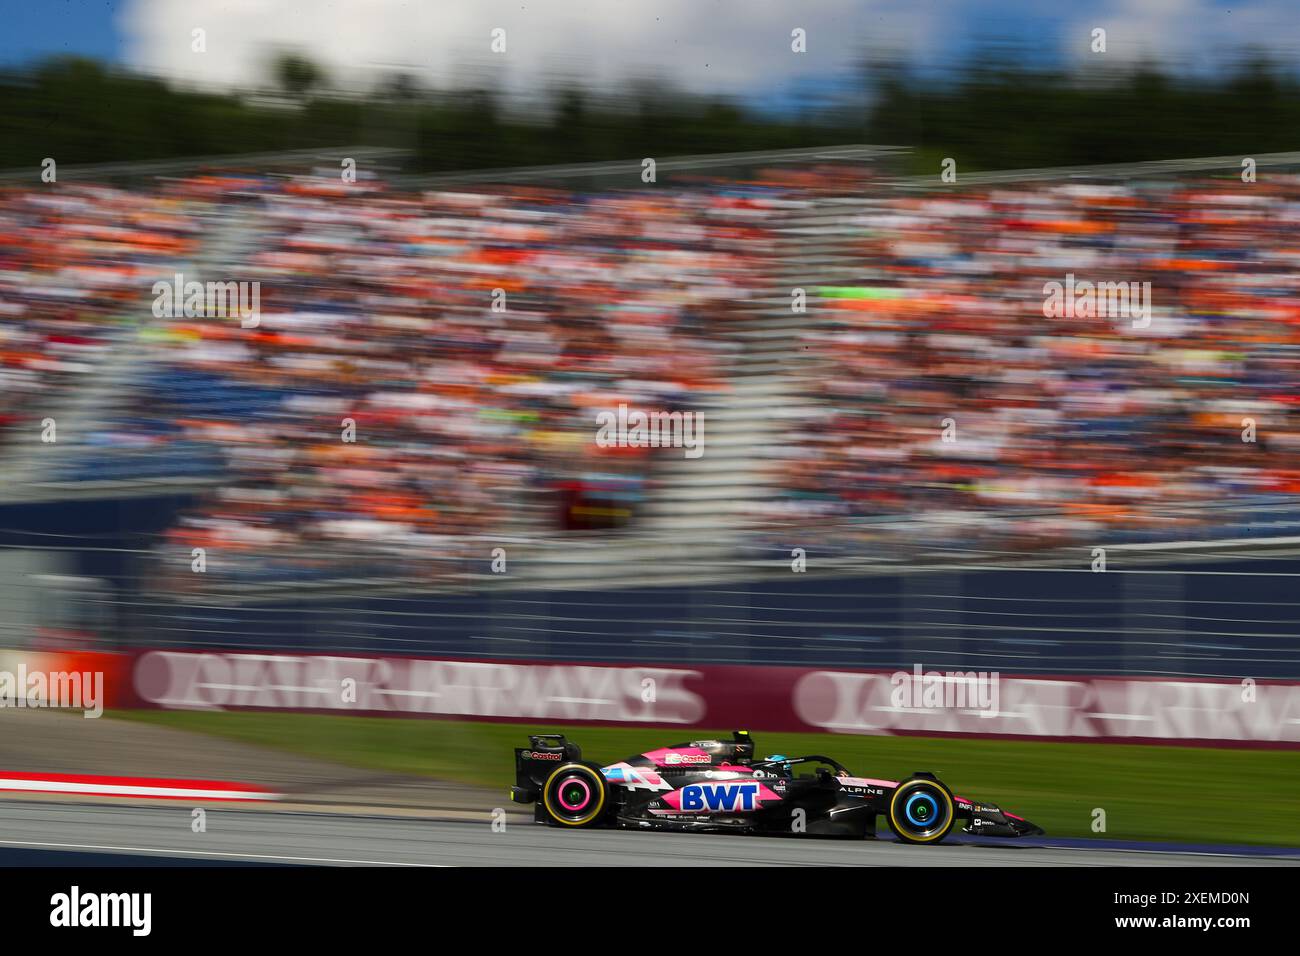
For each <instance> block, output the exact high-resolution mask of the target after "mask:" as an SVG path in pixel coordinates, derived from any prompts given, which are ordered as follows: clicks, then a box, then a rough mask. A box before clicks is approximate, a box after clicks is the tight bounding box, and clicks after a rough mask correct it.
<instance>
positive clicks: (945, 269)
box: [762, 176, 1300, 547]
mask: <svg viewBox="0 0 1300 956" xmlns="http://www.w3.org/2000/svg"><path fill="white" fill-rule="evenodd" d="M846 225H847V228H848V232H849V234H850V235H851V238H850V239H849V240H848V241H847V242H846V244H845V250H844V255H845V257H846V259H847V261H848V262H850V263H851V264H852V267H853V268H855V269H857V270H858V274H859V275H860V276H861V280H860V281H858V282H856V283H853V284H849V285H839V286H833V287H830V286H828V287H823V288H821V289H819V290H818V295H819V298H817V299H816V300H815V301H816V305H814V306H813V307H812V308H811V309H810V311H813V312H815V313H816V314H817V315H819V316H821V317H822V318H824V319H826V321H824V322H821V323H817V324H811V325H810V327H809V329H808V330H807V331H806V332H805V333H804V334H803V336H802V341H803V345H804V346H805V354H809V355H813V356H815V364H814V366H813V368H812V370H811V373H810V374H809V375H808V376H807V377H806V378H805V379H804V382H805V388H804V394H803V398H804V400H805V401H804V403H803V404H804V407H809V408H811V412H810V414H809V415H808V416H807V417H805V419H804V420H803V421H802V422H801V424H800V426H799V427H798V429H797V434H796V435H795V436H794V442H793V446H792V447H790V448H788V449H787V450H783V451H781V452H780V453H779V454H780V455H781V456H782V457H783V460H782V461H781V462H780V464H779V470H780V484H781V486H782V489H783V494H782V495H781V496H780V498H779V500H778V501H776V502H774V503H773V504H772V505H771V506H770V507H768V508H765V509H764V512H763V514H762V518H763V519H765V520H767V521H771V522H774V523H776V524H778V525H783V526H788V527H791V528H801V527H807V524H808V522H809V521H810V520H820V521H824V520H826V519H828V518H838V519H843V520H845V521H846V522H848V523H849V524H853V523H854V522H856V523H857V525H858V526H859V527H861V528H862V529H864V530H865V529H868V528H870V527H871V526H872V525H873V524H878V525H882V526H884V525H892V526H893V527H895V528H897V529H898V530H899V531H900V532H901V533H903V534H905V535H907V536H908V537H909V538H910V539H912V540H915V539H916V538H917V537H919V536H925V537H929V538H931V539H933V540H944V539H946V540H948V541H949V542H952V543H953V544H954V545H955V546H957V547H960V546H961V542H962V541H963V540H970V536H971V535H978V534H980V533H989V534H996V536H997V537H998V538H999V539H1001V540H1002V541H1003V542H1006V543H1007V544H1009V545H1010V546H1014V547H1024V546H1033V545H1036V544H1055V543H1060V542H1062V541H1067V540H1070V541H1072V540H1093V541H1097V540H1098V538H1099V536H1103V535H1110V534H1113V533H1115V532H1117V531H1119V532H1125V531H1128V532H1133V531H1145V532H1148V533H1151V534H1154V535H1157V536H1163V537H1167V536H1168V535H1171V534H1173V535H1177V534H1179V533H1183V532H1189V531H1191V530H1192V526H1194V525H1196V524H1198V523H1202V522H1203V521H1205V520H1206V519H1207V518H1208V519H1210V520H1212V519H1213V518H1214V514H1213V512H1214V508H1210V509H1208V512H1207V511H1201V512H1200V513H1199V514H1196V513H1194V512H1192V511H1191V510H1189V509H1184V510H1183V511H1182V512H1180V510H1179V506H1180V505H1181V504H1183V503H1188V502H1222V500H1223V499H1224V498H1226V497H1229V496H1234V497H1235V496H1259V495H1273V494H1294V493H1297V492H1300V389H1298V388H1297V386H1298V385H1300V299H1297V292H1298V291H1300V240H1297V236H1300V179H1298V178H1297V177H1291V176H1286V177H1270V181H1269V182H1268V183H1265V182H1258V183H1249V184H1247V183H1242V182H1240V181H1237V180H1236V179H1235V178H1227V179H1220V180H1216V181H1196V182H1190V181H1183V182H1152V183H1143V184H1134V185H1088V184H1065V185H1062V184H1055V183H1044V184H1034V185H1025V186H1017V187H1014V188H995V189H983V190H966V191H963V192H962V193H961V194H958V195H942V196H940V195H922V196H917V195H911V196H901V197H893V198H888V197H881V198H879V199H878V200H876V201H873V202H870V203H867V204H865V205H864V206H863V207H862V208H861V209H860V210H858V211H857V212H855V213H854V214H853V216H852V217H851V219H850V221H849V222H848V223H847V224H846ZM1070 276H1073V277H1074V282H1075V283H1076V284H1077V283H1083V282H1085V281H1087V282H1091V283H1094V284H1096V283H1102V282H1123V283H1125V284H1126V287H1129V284H1130V283H1136V285H1133V286H1131V291H1132V292H1134V293H1137V294H1138V295H1142V294H1143V292H1144V286H1143V284H1145V283H1149V286H1146V287H1145V291H1146V292H1147V293H1149V296H1148V298H1149V301H1145V302H1144V303H1143V304H1144V305H1145V306H1146V307H1149V312H1148V313H1147V314H1146V315H1139V314H1138V312H1139V310H1138V309H1135V308H1130V310H1129V311H1128V312H1124V311H1123V302H1122V301H1118V302H1117V301H1113V300H1112V301H1107V302H1106V303H1105V306H1101V305H1099V306H1098V308H1097V311H1098V312H1107V313H1109V314H1095V315H1089V314H1081V313H1084V312H1086V311H1088V310H1086V309H1082V308H1080V309H1075V310H1068V311H1065V314H1062V312H1063V310H1061V309H1059V308H1057V309H1051V308H1049V309H1047V310H1045V308H1044V306H1045V303H1046V302H1047V301H1048V300H1049V298H1050V297H1051V293H1049V289H1052V287H1051V286H1050V285H1049V284H1050V283H1059V284H1060V285H1061V286H1064V287H1066V288H1068V287H1069V282H1070V279H1069V277H1070ZM1052 291H1055V290H1054V289H1052ZM1078 301H1079V303H1080V305H1082V299H1079V300H1078ZM1135 304H1136V303H1135V302H1131V303H1130V306H1132V305H1135ZM1116 306H1118V308H1116ZM1070 313H1073V314H1070ZM1117 313H1119V314H1117ZM891 517H892V518H898V519H903V520H901V521H892V522H891V521H888V520H886V521H884V522H881V520H880V519H889V518H891Z"/></svg>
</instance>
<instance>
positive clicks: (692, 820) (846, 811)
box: [510, 730, 1043, 843]
mask: <svg viewBox="0 0 1300 956" xmlns="http://www.w3.org/2000/svg"><path fill="white" fill-rule="evenodd" d="M528 742H529V746H528V747H526V748H522V747H521V748H517V749H516V750H515V786H514V787H512V788H511V792H510V797H511V799H512V800H513V801H515V802H516V803H532V804H534V819H535V820H536V821H537V822H538V823H547V824H550V825H552V826H562V827H621V828H627V829H645V830H707V831H715V832H717V831H726V832H739V833H769V834H775V833H805V834H809V835H814V836H842V837H858V838H864V837H874V836H875V834H876V819H877V817H884V818H885V819H886V820H888V821H889V826H890V828H891V829H892V830H893V831H894V833H895V834H896V835H897V836H898V838H899V839H900V840H902V841H903V842H904V843H938V842H939V841H941V840H942V839H943V838H944V837H946V836H947V835H948V834H949V833H951V832H952V829H953V827H954V826H956V825H957V824H958V823H961V824H962V832H964V833H971V834H977V835H979V836H1000V837H1019V836H1031V835H1037V834H1041V833H1042V832H1043V831H1042V830H1041V829H1040V828H1038V827H1036V826H1034V825H1033V824H1032V823H1030V822H1029V821H1028V820H1026V819H1024V818H1023V817H1018V816H1016V815H1015V814H1014V813H1007V812H1006V811H1005V810H1003V809H1001V808H1000V807H998V806H995V805H994V804H991V803H983V802H981V801H978V800H970V799H968V798H966V797H962V796H957V795H955V794H954V793H953V792H952V791H951V790H949V789H948V787H947V786H946V785H944V784H943V783H942V782H941V781H940V780H939V779H938V778H937V777H936V776H935V775H934V774H932V773H925V772H917V773H914V774H913V775H912V776H911V777H909V778H908V779H906V780H903V781H896V780H877V779H875V778H872V777H855V776H854V775H853V774H852V773H850V772H849V770H848V769H847V768H846V767H844V765H843V764H841V763H839V762H838V761H835V760H832V759H831V758H830V757H823V756H821V755H819V754H810V755H807V756H804V757H787V756H784V755H782V754H776V755H773V756H770V757H765V758H764V759H762V760H755V759H754V741H753V740H752V739H751V738H750V736H749V734H748V733H747V732H746V731H743V730H738V731H736V732H735V733H734V734H733V737H732V739H731V740H693V741H691V742H690V743H685V744H673V745H672V746H670V747H663V748H660V749H659V750H650V751H647V752H646V753H643V754H638V755H637V756H635V757H628V758H627V759H626V760H621V761H619V762H618V763H613V764H610V765H609V766H606V767H602V766H600V765H599V764H595V763H592V762H590V761H585V760H583V759H582V750H581V748H579V747H578V745H577V744H575V743H571V742H570V741H568V740H566V739H565V738H564V736H563V735H561V734H537V735H534V736H530V737H529V738H528Z"/></svg>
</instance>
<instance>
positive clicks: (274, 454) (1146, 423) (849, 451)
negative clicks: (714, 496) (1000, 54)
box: [0, 171, 1300, 567]
mask: <svg viewBox="0 0 1300 956" xmlns="http://www.w3.org/2000/svg"><path fill="white" fill-rule="evenodd" d="M847 193H852V194H853V195H854V202H853V203H851V204H842V205H840V206H837V207H835V208H839V209H844V210H849V211H848V212H846V213H844V214H843V215H842V216H841V218H840V222H839V224H838V227H837V229H836V234H837V236H838V237H839V238H837V239H836V240H835V242H836V243H838V248H837V249H836V251H835V254H834V259H835V266H836V268H837V269H838V270H839V273H840V274H841V275H848V276H851V277H853V278H849V279H845V280H836V281H837V284H835V285H825V286H822V287H816V286H813V285H810V287H809V293H810V297H811V301H810V304H809V309H808V313H807V319H808V320H807V322H806V323H805V324H804V326H803V327H802V331H801V332H800V333H799V334H798V336H797V340H796V341H793V342H792V343H791V358H792V368H797V369H798V371H799V372H800V374H798V375H796V376H794V377H793V379H792V380H794V381H796V382H798V383H799V385H798V388H799V394H797V395H792V396H790V398H791V399H793V400H794V401H793V402H792V405H793V406H794V407H796V408H797V409H799V410H800V412H799V415H800V417H799V418H798V420H797V421H796V424H795V426H794V428H793V430H792V432H791V433H789V434H788V435H786V436H785V440H783V441H781V442H780V443H778V445H777V446H776V447H775V448H773V449H772V465H771V466H772V468H773V469H774V473H775V478H776V487H777V494H776V495H775V497H774V498H772V499H771V500H767V501H763V502H761V503H758V504H755V506H754V509H753V510H752V511H751V513H750V518H751V520H752V521H753V523H754V524H755V526H757V527H760V528H763V529H766V530H769V531H777V532H784V531H798V532H799V533H800V534H801V535H804V536H806V535H807V534H808V529H809V527H810V525H812V524H816V526H817V527H818V528H824V527H826V526H827V525H828V524H829V523H835V524H837V525H838V526H840V527H841V528H847V529H850V530H851V529H855V528H857V529H870V528H872V527H875V526H876V524H877V523H879V522H881V521H885V522H891V521H892V522H893V526H894V527H895V528H896V529H898V533H899V534H901V535H902V536H904V537H908V538H910V539H913V540H923V539H925V538H927V537H933V538H934V539H935V540H955V541H964V540H972V541H973V540H975V538H976V537H977V536H978V535H981V534H985V533H987V534H991V535H992V534H996V536H997V537H998V538H999V540H1000V541H1002V542H1004V543H1006V544H1008V545H1009V546H1013V547H1024V546H1030V547H1032V546H1035V545H1046V544H1056V543H1060V542H1063V541H1073V540H1086V539H1089V538H1093V539H1095V537H1096V536H1097V535H1099V534H1105V533H1107V532H1112V531H1115V530H1116V529H1120V530H1133V529H1150V530H1153V531H1155V532H1158V533H1159V534H1162V535H1168V534H1171V533H1177V532H1179V531H1181V530H1185V529H1184V528H1183V527H1182V526H1183V525H1187V526H1189V527H1190V526H1191V525H1192V524H1194V523H1195V520H1196V519H1193V518H1190V517H1187V516H1186V515H1181V516H1171V511H1170V508H1171V506H1177V505H1179V504H1180V503H1186V502H1206V501H1211V502H1213V501H1216V500H1221V499H1223V498H1225V497H1227V496H1241V495H1271V494H1277V495H1281V494H1295V493H1297V492H1300V410H1298V408H1297V405H1298V403H1300V390H1297V383H1298V382H1300V306H1298V305H1297V304H1296V302H1297V299H1296V293H1297V286H1298V284H1300V269H1298V268H1297V267H1298V266H1300V241H1297V240H1296V238H1295V236H1296V235H1300V229H1298V228H1297V227H1300V181H1298V180H1297V179H1296V178H1294V177H1276V176H1275V177H1271V178H1270V179H1269V181H1268V182H1263V181H1261V182H1259V183H1252V184H1243V183H1239V182H1236V181H1235V180H1230V179H1229V180H1218V181H1189V180H1183V181H1167V182H1159V183H1157V182H1151V183H1135V184H1129V185H1122V186H1117V185H1105V186H1103V185H1086V184H1078V183H1075V184H1066V185H1062V184H1055V183H1042V184H1031V185H1021V186H1015V187H1005V188H1002V187H999V188H993V189H987V188H986V189H969V190H963V191H962V192H960V193H950V194H944V195H937V194H920V195H918V194H899V193H897V192H889V191H886V190H883V189H875V188H870V187H869V183H868V181H867V180H866V179H864V178H862V176H860V175H858V174H855V173H848V172H844V171H841V172H839V173H832V172H829V171H818V172H812V171H803V172H797V173H788V174H782V175H779V176H777V175H773V176H772V177H771V178H768V179H763V180H754V181H746V182H744V183H734V184H730V185H723V184H717V183H714V184H708V185H704V184H701V185H698V186H696V187H695V188H672V189H669V188H664V189H655V190H649V189H647V190H636V191H625V192H603V193H602V192H591V193H581V192H574V191H565V190H559V189H541V188H532V187H522V186H516V187H505V186H492V187H481V188H478V189H473V190H468V191H455V192H452V191H447V192H416V191H397V190H390V189H387V188H384V187H383V186H382V185H380V184H378V183H375V182H371V183H365V182H363V183H358V184H351V185H348V186H343V185H342V184H337V183H336V184H334V185H329V184H328V181H327V180H325V179H324V178H321V177H313V178H300V179H283V178H276V179H270V178H261V177H248V178H235V177H193V178H189V179H185V180H177V181H172V182H169V183H166V184H163V185H155V186H152V187H150V188H148V189H131V190H126V189H114V188H107V187H86V186H72V185H69V186H61V187H59V188H58V189H57V190H55V189H24V190H13V191H9V192H6V193H3V194H0V389H2V391H3V396H4V404H3V407H0V429H3V427H4V426H5V425H6V424H7V425H8V426H9V429H10V433H11V437H12V433H13V429H14V427H15V426H16V425H17V424H23V425H24V427H25V426H27V425H31V426H32V428H33V429H35V428H36V427H37V423H38V422H39V418H40V417H42V415H43V414H44V409H47V408H51V407H53V405H52V402H51V399H52V397H54V396H57V395H59V394H62V393H63V392H64V391H66V390H67V389H68V388H69V386H70V385H75V384H77V383H78V382H82V381H87V380H88V379H89V376H88V373H90V372H92V371H93V370H94V369H95V368H97V367H98V366H97V361H98V358H99V357H100V356H101V355H102V354H103V352H104V351H105V348H106V345H107V344H108V342H109V340H110V338H111V337H112V334H113V331H114V330H115V329H117V328H119V327H120V326H121V324H122V323H124V322H125V323H127V324H128V325H129V326H130V327H131V328H132V329H133V330H137V331H138V333H139V338H138V339H131V340H130V341H131V342H132V347H135V343H137V342H138V343H139V345H140V347H142V348H143V349H144V350H145V354H147V356H148V358H149V362H148V365H149V367H150V368H151V369H152V370H153V371H152V372H151V373H150V378H149V384H148V387H142V388H140V389H139V390H138V391H137V392H136V393H135V394H133V395H132V396H130V397H129V398H128V399H126V412H125V413H124V415H122V416H119V417H117V418H115V419H113V420H110V421H107V422H104V423H102V424H101V428H100V430H99V431H98V433H97V434H96V435H95V436H94V441H93V444H94V445H95V446H97V448H98V451H99V453H101V454H111V453H112V452H113V451H114V449H118V450H120V449H127V448H135V449H138V448H141V447H144V448H146V449H149V450H150V451H151V452H152V453H153V454H155V456H162V457H163V458H165V457H166V456H167V455H168V454H173V455H175V456H182V455H184V454H186V452H185V449H189V448H193V447H196V445H204V446H207V447H216V448H219V449H220V450H221V454H222V463H221V480H220V481H219V482H217V484H216V487H215V490H212V491H211V492H208V493H205V494H204V495H203V496H202V497H201V499H200V500H199V502H198V504H197V505H196V506H195V507H194V508H192V509H190V510H188V511H187V512H185V513H184V514H182V516H181V517H180V520H179V522H178V523H177V525H176V526H175V527H174V528H173V529H172V530H171V531H170V533H169V535H168V539H167V544H168V547H169V548H170V549H172V550H173V551H174V552H175V553H176V554H179V555H188V554H189V552H190V550H191V549H192V548H196V547H205V548H216V549H220V550H222V551H223V552H224V553H226V554H230V553H238V552H241V551H242V552H246V553H247V554H248V555H249V556H250V558H252V559H255V560H263V559H265V558H266V556H268V555H270V556H279V557H280V558H282V559H283V561H284V562H285V566H297V567H303V566H306V565H308V564H310V563H311V561H312V559H311V558H310V557H305V556H310V555H312V554H315V555H323V554H324V555H328V554H332V553H334V551H333V549H334V548H335V546H337V545H340V544H342V545H346V546H347V547H345V548H343V549H341V550H340V551H339V552H338V553H340V554H348V553H358V552H360V551H369V552H371V553H382V552H383V551H384V550H385V549H389V550H390V552H391V551H392V550H393V549H395V550H399V551H405V552H406V553H420V554H430V553H439V551H440V550H446V549H449V548H451V547H452V544H453V543H454V542H455V541H458V540H462V539H464V538H465V537H466V536H476V535H480V536H498V537H499V536H501V535H509V534H523V535H527V534H545V533H547V532H549V531H552V530H554V529H556V528H560V527H575V526H576V527H583V526H585V525H584V524H583V522H582V521H577V520H575V515H579V514H580V513H581V514H588V513H590V514H595V513H607V514H613V513H624V512H626V513H627V514H632V513H633V512H634V508H633V507H631V506H629V505H628V502H634V501H636V500H639V498H641V497H643V496H644V494H645V493H646V491H647V489H648V487H649V485H650V484H651V483H652V482H653V480H654V477H655V471H654V463H653V461H652V458H653V456H648V455H646V454H644V453H643V452H640V451H638V450H635V449H600V448H598V447H597V446H596V445H595V443H594V437H595V430H596V429H595V422H596V414H597V412H599V411H605V410H612V409H616V408H617V407H618V406H619V405H620V404H624V403H626V404H628V405H630V406H634V407H651V408H656V409H667V410H673V409H676V410H685V409H689V408H692V407H697V406H698V405H699V404H700V403H701V402H702V401H703V400H704V399H705V398H707V397H708V396H710V395H711V394H713V393H716V392H719V391H722V390H725V389H726V387H727V381H726V375H727V372H728V367H729V363H730V361H731V359H732V358H734V357H735V356H736V354H737V352H738V351H739V350H740V349H741V345H740V344H739V343H740V339H739V338H738V337H737V336H735V335H734V334H733V333H734V330H735V328H736V327H737V325H738V323H742V322H752V321H754V320H755V318H756V317H757V316H758V315H760V314H761V313H760V310H761V308H763V307H762V306H761V305H760V303H759V300H760V299H763V298H765V297H769V296H770V295H771V294H772V293H771V290H772V289H773V288H775V283H777V281H778V277H785V276H788V274H789V269H790V266H789V262H790V261H791V259H790V258H789V257H791V256H796V255H797V253H798V251H799V250H798V243H799V241H801V240H799V239H798V238H794V239H792V238H791V236H790V235H789V234H784V235H782V234H780V233H779V229H780V226H781V223H782V221H783V220H782V217H783V216H784V215H785V214H787V213H788V212H789V211H790V209H792V208H796V209H797V208H799V207H801V206H802V207H804V208H807V207H808V206H809V204H811V203H813V202H815V201H816V200H819V199H822V198H826V197H843V196H844V195H845V194H847ZM845 217H847V218H845ZM822 238H823V239H824V238H825V237H824V236H823V237H822ZM783 257H784V258H783ZM196 264H197V265H196ZM180 269H190V270H191V271H192V270H194V269H198V270H199V273H200V274H197V275H194V274H191V275H187V276H186V279H197V280H199V281H205V280H210V281H232V280H233V281H238V282H256V283H259V284H260V296H259V299H260V314H259V316H258V318H257V322H256V324H255V325H251V326H250V325H247V324H246V323H241V321H240V319H239V317H238V316H233V317H232V316H225V317H221V316H212V315H204V316H190V317H184V316H179V317H170V316H164V317H162V318H149V317H148V309H149V306H148V296H147V292H148V290H149V288H150V285H151V284H152V282H153V281H154V280H155V279H157V278H159V277H167V276H169V275H170V273H171V272H172V271H173V270H180ZM205 270H206V271H209V272H211V273H212V274H207V275H205V274H202V273H203V272H204V271H205ZM1067 276H1074V277H1076V278H1077V279H1078V280H1079V281H1090V282H1093V283H1097V282H1123V283H1126V284H1128V283H1136V284H1137V285H1136V286H1134V289H1135V290H1136V289H1137V288H1139V287H1142V286H1143V284H1145V283H1149V289H1150V296H1149V302H1148V303H1147V305H1149V307H1150V312H1149V315H1148V319H1149V321H1146V322H1145V323H1144V322H1141V321H1138V320H1136V319H1135V318H1134V316H1133V315H1130V314H1123V315H1087V314H1076V315H1070V316H1056V315H1050V316H1049V315H1048V314H1045V309H1044V303H1045V300H1046V298H1047V293H1046V291H1045V290H1046V287H1047V284H1048V283H1052V282H1058V283H1064V282H1065V281H1066V279H1067ZM812 278H815V277H812V276H810V279H812ZM782 281H783V280H782ZM796 356H798V360H797V362H795V361H794V360H795V357H796ZM33 434H35V432H34V431H33ZM1243 439H1245V440H1243ZM169 449H170V450H169ZM602 496H603V497H602ZM611 502H614V504H613V505H611V504H610V503H611ZM563 509H567V511H565V512H564V513H563V514H561V513H560V511H561V510H563ZM590 526H592V527H597V526H601V521H598V520H595V521H592V523H591V524H590ZM821 533H822V532H820V531H819V532H818V534H821ZM348 548H353V549H355V550H354V551H349V550H348ZM323 563H324V564H327V565H328V564H329V563H330V562H329V561H328V560H326V561H324V562H323Z"/></svg>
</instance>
